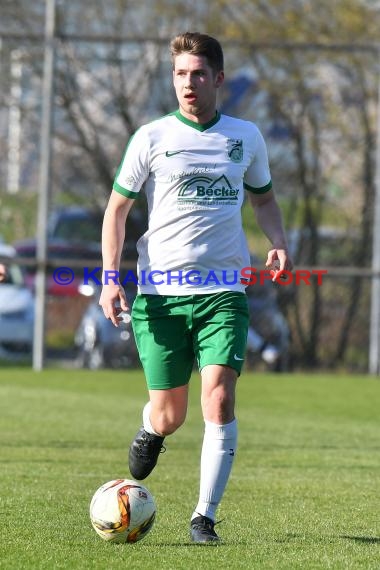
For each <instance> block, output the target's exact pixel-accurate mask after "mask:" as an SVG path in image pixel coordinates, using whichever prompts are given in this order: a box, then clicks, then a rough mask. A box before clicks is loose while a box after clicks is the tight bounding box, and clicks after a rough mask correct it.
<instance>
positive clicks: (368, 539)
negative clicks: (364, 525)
mask: <svg viewBox="0 0 380 570" xmlns="http://www.w3.org/2000/svg"><path fill="white" fill-rule="evenodd" d="M339 538H345V539H347V540H353V541H355V542H362V543H363V544H380V537H378V536H350V535H342V536H340V537H339Z"/></svg>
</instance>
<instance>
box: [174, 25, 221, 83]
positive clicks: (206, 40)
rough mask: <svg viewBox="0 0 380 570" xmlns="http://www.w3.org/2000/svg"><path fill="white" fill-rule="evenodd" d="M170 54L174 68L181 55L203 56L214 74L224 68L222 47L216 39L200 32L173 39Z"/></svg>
mask: <svg viewBox="0 0 380 570" xmlns="http://www.w3.org/2000/svg"><path fill="white" fill-rule="evenodd" d="M170 53H171V56H172V61H173V66H174V61H175V58H176V56H177V55H180V54H181V53H191V54H192V55H202V56H204V57H206V59H207V62H208V64H209V66H210V67H211V68H212V69H213V70H214V72H216V73H217V72H218V71H222V70H223V68H224V58H223V50H222V46H221V45H220V43H219V42H218V40H216V39H215V38H212V37H211V36H208V35H207V34H200V33H199V32H185V33H184V34H179V35H178V36H176V37H175V38H173V39H172V41H171V43H170Z"/></svg>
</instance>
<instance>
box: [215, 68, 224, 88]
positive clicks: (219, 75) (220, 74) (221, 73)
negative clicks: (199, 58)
mask: <svg viewBox="0 0 380 570" xmlns="http://www.w3.org/2000/svg"><path fill="white" fill-rule="evenodd" d="M223 81H224V71H218V72H217V74H216V76H215V87H220V86H221V85H222V83H223Z"/></svg>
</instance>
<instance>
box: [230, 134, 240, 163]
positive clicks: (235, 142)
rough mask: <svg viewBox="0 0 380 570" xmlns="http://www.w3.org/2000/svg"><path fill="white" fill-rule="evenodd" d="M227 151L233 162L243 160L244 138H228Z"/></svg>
mask: <svg viewBox="0 0 380 570" xmlns="http://www.w3.org/2000/svg"><path fill="white" fill-rule="evenodd" d="M227 153H228V158H229V159H230V160H232V162H241V161H242V160H243V140H242V139H227Z"/></svg>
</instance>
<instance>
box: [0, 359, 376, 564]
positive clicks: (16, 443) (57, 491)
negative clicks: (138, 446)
mask: <svg viewBox="0 0 380 570" xmlns="http://www.w3.org/2000/svg"><path fill="white" fill-rule="evenodd" d="M379 392H380V380H378V379H374V378H370V377H366V376H360V377H358V376H352V377H346V376H339V375H338V376H337V375H320V374H318V375H317V374H314V375H309V374H306V373H305V374H304V375H301V374H299V375H270V374H253V375H252V374H243V375H242V377H241V379H240V380H239V385H238V404H237V415H238V420H239V448H238V454H237V456H236V462H235V465H234V468H233V473H232V476H231V479H230V482H229V486H228V489H227V492H226V494H225V497H224V499H223V503H222V505H221V507H220V509H219V512H218V518H219V519H224V520H223V522H222V523H221V524H220V525H218V527H217V531H218V534H220V536H221V537H222V538H223V539H224V544H223V545H220V546H215V547H214V546H196V545H192V544H191V543H190V542H189V537H188V525H189V517H190V515H191V513H192V510H193V507H194V506H195V504H196V502H197V495H198V471H199V453H200V448H201V444H202V419H201V414H200V410H199V378H198V376H197V375H194V377H193V379H192V384H191V399H190V405H189V413H188V419H187V422H186V424H185V425H184V426H183V427H182V428H181V429H180V430H179V431H178V432H177V433H175V434H174V435H172V436H171V437H170V438H168V439H167V441H166V443H167V452H166V453H165V455H162V456H160V459H159V463H158V466H157V467H156V469H155V471H154V472H153V473H152V475H151V476H150V477H149V478H148V479H147V480H146V481H145V484H146V485H147V487H148V488H149V489H150V491H151V492H152V493H153V495H154V496H155V499H156V502H157V507H158V511H157V518H156V523H155V526H154V527H153V530H152V531H151V533H150V534H149V535H148V536H147V537H146V538H145V539H144V540H143V541H141V542H140V543H137V544H134V545H112V544H109V543H106V542H104V541H102V540H101V539H100V538H99V537H98V536H97V535H96V533H95V531H94V530H93V529H92V528H91V526H90V522H89V516H88V506H89V502H90V499H91V497H92V495H93V493H94V492H95V490H96V489H97V488H98V487H99V486H100V485H101V484H102V483H104V482H106V481H108V480H110V479H114V478H119V477H127V478H129V477H130V475H129V472H128V469H127V449H128V445H129V442H130V440H131V439H132V437H133V436H134V435H135V432H136V430H137V428H138V427H139V426H140V421H141V420H140V418H141V410H142V407H143V405H144V403H145V401H146V389H145V383H144V379H143V376H142V373H141V372H140V371H124V372H122V371H120V372H119V371H118V372H109V371H104V372H96V373H95V372H88V371H67V370H46V371H44V372H42V373H33V372H31V371H29V370H25V369H23V370H21V369H0V433H1V438H0V447H1V453H0V464H1V478H0V526H1V539H0V568H1V569H4V570H12V569H49V570H52V569H58V568H62V569H70V570H72V569H87V568H88V569H90V568H91V569H102V570H120V568H130V569H133V570H151V569H154V570H161V569H162V570H164V569H165V570H180V569H184V570H193V569H194V570H199V569H201V568H207V570H224V569H231V568H233V569H240V568H244V569H245V570H250V569H260V570H262V569H267V568H268V569H269V568H270V569H272V568H273V569H276V570H279V569H289V570H293V569H298V568H299V569H303V570H305V569H307V570H309V569H319V568H320V569H328V568H333V569H349V568H352V569H355V570H356V569H359V568H368V569H375V568H376V569H378V568H380V515H379V489H380V469H379V468H380V444H379V409H380V406H379V402H380V398H379Z"/></svg>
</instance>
